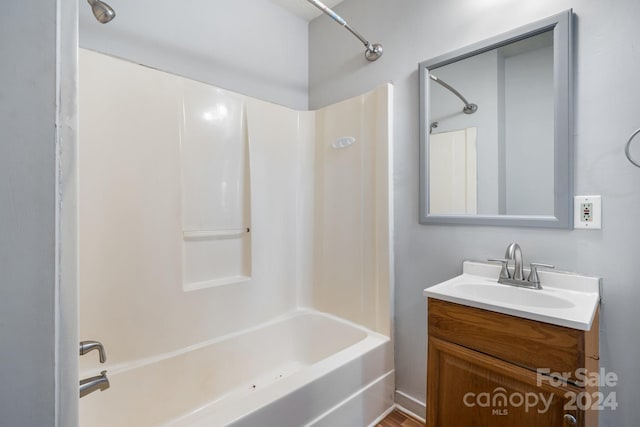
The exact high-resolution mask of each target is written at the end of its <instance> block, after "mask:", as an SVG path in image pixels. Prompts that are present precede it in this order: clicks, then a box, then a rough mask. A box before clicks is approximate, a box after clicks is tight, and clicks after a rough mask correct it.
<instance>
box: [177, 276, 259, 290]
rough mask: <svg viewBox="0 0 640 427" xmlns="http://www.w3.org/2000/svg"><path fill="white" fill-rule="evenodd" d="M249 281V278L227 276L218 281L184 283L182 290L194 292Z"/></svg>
mask: <svg viewBox="0 0 640 427" xmlns="http://www.w3.org/2000/svg"><path fill="white" fill-rule="evenodd" d="M249 280H251V277H249V276H228V277H221V278H219V279H212V280H206V281H203V282H195V283H185V284H184V285H183V287H182V288H183V290H185V291H196V290H198V289H206V288H213V287H216V286H223V285H232V284H235V283H243V282H248V281H249Z"/></svg>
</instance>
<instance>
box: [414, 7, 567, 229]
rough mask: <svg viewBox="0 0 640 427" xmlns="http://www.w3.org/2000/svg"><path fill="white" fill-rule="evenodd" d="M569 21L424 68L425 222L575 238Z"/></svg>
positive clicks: (542, 24)
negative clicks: (552, 231) (571, 232)
mask: <svg viewBox="0 0 640 427" xmlns="http://www.w3.org/2000/svg"><path fill="white" fill-rule="evenodd" d="M571 22H572V12H571V11H570V10H569V11H565V12H563V13H560V14H557V15H554V16H551V17H549V18H547V19H543V20H541V21H537V22H534V23H532V24H529V25H526V26H524V27H521V28H518V29H515V30H513V31H510V32H508V33H504V34H501V35H499V36H496V37H493V38H491V39H488V40H484V41H482V42H479V43H475V44H473V45H471V46H467V47H465V48H462V49H459V50H456V51H454V52H450V53H448V54H445V55H442V56H439V57H436V58H433V59H430V60H428V61H424V62H422V63H420V67H419V70H420V73H419V74H420V222H421V223H423V224H433V223H437V224H484V225H504V226H530V227H552V228H571V227H572V225H573V224H572V219H573V215H572V211H573V203H572V197H573V190H572V180H573V170H572V142H571V140H572V129H571V121H572V120H571V117H572V113H573V111H572V90H571V86H572V78H571V77H572V66H571V63H572V58H571V56H572V50H571V45H572V40H571V39H572V37H571V27H572V25H571Z"/></svg>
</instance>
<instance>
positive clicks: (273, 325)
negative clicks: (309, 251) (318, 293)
mask: <svg viewBox="0 0 640 427" xmlns="http://www.w3.org/2000/svg"><path fill="white" fill-rule="evenodd" d="M392 357H393V351H392V347H391V343H390V340H389V338H388V337H385V336H383V335H380V334H377V333H375V332H372V331H369V330H367V329H364V328H362V327H359V326H357V325H354V324H352V323H349V322H346V321H344V320H341V319H339V318H336V317H333V316H329V315H326V314H323V313H320V312H316V311H311V310H301V311H296V312H294V313H291V314H288V315H285V316H282V317H279V318H277V319H274V320H273V321H270V322H268V323H265V324H263V325H260V326H258V327H255V328H252V329H248V330H245V331H242V332H240V333H235V334H232V335H228V336H225V337H222V338H219V339H216V340H212V341H209V342H206V343H203V344H200V345H197V346H194V347H191V348H188V349H185V350H182V351H179V352H175V353H172V354H168V355H164V356H162V357H157V358H154V359H149V360H144V361H139V362H136V363H132V364H128V365H126V366H112V367H107V369H108V376H109V379H110V381H111V388H110V389H108V390H106V391H104V392H94V393H92V394H90V395H88V396H85V397H84V398H82V399H81V400H80V427H107V426H109V427H145V426H163V427H187V426H188V427H219V426H233V427H245V426H246V427H249V426H251V427H288V426H290V427H301V426H317V427H320V426H332V427H337V426H345V427H359V426H367V425H370V424H372V423H374V422H375V421H376V420H377V419H378V418H379V417H380V415H382V414H383V413H384V412H385V411H386V410H388V409H389V408H390V407H391V406H392V405H393V392H394V382H393V360H392ZM83 374H84V373H83ZM87 374H89V373H87ZM85 376H86V375H85Z"/></svg>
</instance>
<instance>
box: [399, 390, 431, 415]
mask: <svg viewBox="0 0 640 427" xmlns="http://www.w3.org/2000/svg"><path fill="white" fill-rule="evenodd" d="M395 402H396V407H397V408H398V410H400V411H402V412H406V413H407V414H409V415H411V416H412V417H414V418H417V419H419V420H420V421H422V422H425V418H424V417H425V415H426V414H427V405H426V403H424V402H422V401H420V400H418V399H416V398H415V397H412V396H409V395H408V394H407V393H404V392H402V391H400V390H396V396H395Z"/></svg>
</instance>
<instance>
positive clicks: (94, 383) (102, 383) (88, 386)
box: [80, 371, 109, 397]
mask: <svg viewBox="0 0 640 427" xmlns="http://www.w3.org/2000/svg"><path fill="white" fill-rule="evenodd" d="M108 388H109V378H107V371H102V372H100V375H96V376H95V377H91V378H85V379H83V380H80V397H84V396H86V395H87V394H89V393H93V392H94V391H96V390H100V391H105V390H106V389H108Z"/></svg>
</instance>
